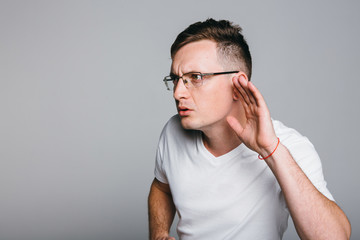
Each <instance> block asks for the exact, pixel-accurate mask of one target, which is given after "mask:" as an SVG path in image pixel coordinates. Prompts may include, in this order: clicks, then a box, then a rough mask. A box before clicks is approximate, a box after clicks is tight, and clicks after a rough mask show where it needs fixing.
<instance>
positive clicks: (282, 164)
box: [263, 144, 351, 239]
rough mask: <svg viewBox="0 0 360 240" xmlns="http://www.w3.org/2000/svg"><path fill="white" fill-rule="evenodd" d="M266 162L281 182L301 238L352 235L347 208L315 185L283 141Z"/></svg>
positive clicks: (340, 237)
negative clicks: (321, 191)
mask: <svg viewBox="0 0 360 240" xmlns="http://www.w3.org/2000/svg"><path fill="white" fill-rule="evenodd" d="M263 154H264V155H265V156H267V155H266V152H264V153H263ZM266 163H267V164H268V165H269V167H270V169H271V170H272V172H273V173H274V175H275V177H276V178H277V180H278V182H279V184H280V187H281V189H282V191H283V194H284V196H285V200H286V202H287V205H288V208H289V211H290V214H291V217H292V218H293V221H294V224H295V227H296V230H297V232H298V234H299V236H300V237H301V239H349V238H350V232H351V230H350V223H349V221H348V219H347V217H346V216H345V214H344V212H343V211H342V210H341V209H340V208H339V207H338V206H337V204H336V203H334V202H333V201H330V200H329V199H327V198H326V197H325V196H324V195H322V194H321V193H320V192H319V191H318V190H317V189H316V188H315V187H314V185H313V184H312V183H311V181H310V180H309V179H308V178H307V177H306V175H305V174H304V172H303V171H302V170H301V168H300V167H299V166H298V165H297V163H296V162H295V161H294V159H293V158H292V156H291V154H290V153H289V152H288V150H287V148H286V147H285V146H283V145H282V144H280V145H279V147H278V149H277V150H276V151H275V152H274V154H273V155H272V156H271V157H270V158H268V159H266Z"/></svg>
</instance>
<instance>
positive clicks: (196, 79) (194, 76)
mask: <svg viewBox="0 0 360 240" xmlns="http://www.w3.org/2000/svg"><path fill="white" fill-rule="evenodd" d="M183 78H184V80H185V81H186V82H187V83H189V82H190V83H191V85H192V86H194V87H200V86H201V85H202V82H203V79H202V75H201V73H198V72H196V73H187V74H185V75H184V76H183Z"/></svg>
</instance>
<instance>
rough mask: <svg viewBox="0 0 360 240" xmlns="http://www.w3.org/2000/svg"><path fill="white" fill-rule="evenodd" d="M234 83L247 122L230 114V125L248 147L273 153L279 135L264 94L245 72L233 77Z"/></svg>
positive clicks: (256, 150) (258, 151)
mask: <svg viewBox="0 0 360 240" xmlns="http://www.w3.org/2000/svg"><path fill="white" fill-rule="evenodd" d="M233 85H234V94H235V96H236V98H237V99H238V100H239V101H241V104H242V106H243V107H244V110H245V116H246V123H245V125H243V126H242V125H241V124H240V122H239V120H238V119H237V118H235V117H234V116H229V117H227V121H228V123H229V125H230V126H231V127H232V129H233V130H234V131H235V133H236V134H237V136H238V137H239V139H240V140H241V141H242V142H243V143H244V144H245V145H246V146H247V147H248V148H250V149H252V150H253V151H255V152H257V153H259V154H260V155H263V154H264V155H266V154H269V153H271V151H272V150H273V149H274V146H276V144H277V137H276V134H275V131H274V127H273V125H272V121H271V117H270V112H269V109H268V107H267V105H266V103H265V100H264V98H263V96H262V95H261V93H260V91H259V90H258V89H257V88H256V87H255V86H254V84H253V83H252V82H250V81H248V80H247V79H246V77H245V75H243V74H242V75H240V76H235V77H234V78H233Z"/></svg>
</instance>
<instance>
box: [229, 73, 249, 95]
mask: <svg viewBox="0 0 360 240" xmlns="http://www.w3.org/2000/svg"><path fill="white" fill-rule="evenodd" d="M240 78H245V79H246V80H247V81H248V80H249V79H248V77H247V75H246V73H244V72H241V71H240V72H238V73H235V74H234V76H233V78H232V87H233V100H234V101H237V100H238V99H239V97H240V96H239V94H240V93H239V91H238V90H237V89H236V87H235V86H234V82H235V81H239V79H240Z"/></svg>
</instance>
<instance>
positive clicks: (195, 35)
mask: <svg viewBox="0 0 360 240" xmlns="http://www.w3.org/2000/svg"><path fill="white" fill-rule="evenodd" d="M241 31H242V28H241V27H240V26H239V25H235V24H233V23H232V22H229V21H227V20H219V21H217V20H214V19H212V18H209V19H207V20H206V21H204V22H196V23H194V24H191V25H190V26H189V27H188V28H186V29H185V30H184V31H182V32H181V33H180V34H179V35H178V36H177V38H176V40H175V42H174V43H173V44H172V46H171V50H170V51H171V58H172V59H174V56H175V54H176V53H177V52H178V51H179V49H180V48H182V47H183V46H185V45H186V44H188V43H191V42H196V41H200V40H212V41H214V42H216V43H217V49H218V56H219V57H220V58H221V60H225V61H226V64H229V63H234V64H235V65H236V67H238V68H240V69H235V70H241V71H244V72H245V73H246V75H247V76H248V79H249V80H250V78H251V68H252V62H251V54H250V51H249V46H248V44H247V42H246V40H245V39H244V36H243V35H242V33H241ZM227 70H229V69H227ZM230 70H234V69H230Z"/></svg>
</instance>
